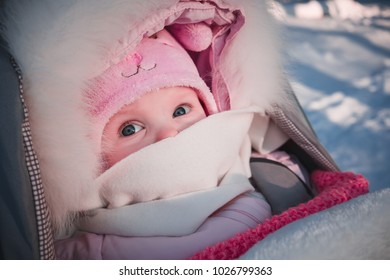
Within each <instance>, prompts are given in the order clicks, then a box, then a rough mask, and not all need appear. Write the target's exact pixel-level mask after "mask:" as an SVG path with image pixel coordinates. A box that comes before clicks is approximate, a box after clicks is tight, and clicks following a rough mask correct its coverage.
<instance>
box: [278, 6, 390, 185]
mask: <svg viewBox="0 0 390 280" xmlns="http://www.w3.org/2000/svg"><path fill="white" fill-rule="evenodd" d="M335 2H339V3H341V4H342V5H341V6H339V7H336V8H337V9H335V8H334V7H333V8H332V7H330V5H335ZM327 4H330V5H328V6H325V5H327ZM329 7H330V9H329ZM279 8H280V9H279V12H280V13H281V14H282V15H283V14H284V18H283V22H284V25H285V27H286V31H287V32H286V44H287V53H288V55H289V56H290V59H291V64H290V66H289V71H290V74H291V75H293V79H292V82H293V88H294V89H295V91H296V94H297V96H298V98H299V100H300V101H301V103H302V106H303V108H304V110H305V112H306V113H307V115H308V118H309V120H310V121H311V123H312V125H313V128H314V130H315V131H316V133H317V135H318V137H319V138H320V140H321V142H322V143H323V145H324V146H325V147H326V148H327V149H328V151H329V152H330V154H331V155H332V156H333V158H334V159H335V161H336V162H337V163H338V165H339V166H340V167H341V169H342V170H351V171H354V172H358V173H362V174H363V175H365V176H366V177H367V178H368V179H369V181H370V184H371V186H370V187H371V190H376V189H380V188H384V187H390V147H389V145H390V1H376V2H375V1H370V2H368V3H365V4H364V5H362V4H359V3H357V2H353V1H350V0H338V1H334V2H330V1H329V2H322V4H321V5H319V3H318V2H317V3H315V2H314V1H313V2H310V3H309V4H299V5H298V4H291V3H290V4H283V6H280V7H279ZM332 9H333V10H332Z"/></svg>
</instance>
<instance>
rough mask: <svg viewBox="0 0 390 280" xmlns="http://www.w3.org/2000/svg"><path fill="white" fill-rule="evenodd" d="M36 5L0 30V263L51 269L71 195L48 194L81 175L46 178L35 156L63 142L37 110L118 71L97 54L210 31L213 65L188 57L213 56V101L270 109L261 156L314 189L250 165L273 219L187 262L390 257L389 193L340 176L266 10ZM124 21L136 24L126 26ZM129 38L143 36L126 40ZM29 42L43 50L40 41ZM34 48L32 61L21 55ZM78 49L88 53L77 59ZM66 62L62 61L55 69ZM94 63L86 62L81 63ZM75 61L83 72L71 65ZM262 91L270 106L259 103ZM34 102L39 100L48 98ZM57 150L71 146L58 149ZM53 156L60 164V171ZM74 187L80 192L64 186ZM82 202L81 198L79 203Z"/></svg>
mask: <svg viewBox="0 0 390 280" xmlns="http://www.w3.org/2000/svg"><path fill="white" fill-rule="evenodd" d="M11 2H12V3H16V4H15V5H14V4H12V3H11ZM35 2H39V3H32V1H31V3H30V1H23V0H20V1H5V2H4V3H3V4H2V5H3V6H2V7H1V9H2V10H3V16H2V21H1V24H2V26H3V27H4V29H3V30H4V31H3V33H2V34H1V35H2V37H1V41H0V42H1V44H0V47H1V49H0V75H1V84H0V93H1V105H0V106H1V109H0V114H1V118H0V120H1V127H2V128H3V132H2V133H1V142H0V149H1V154H2V155H3V157H2V160H1V176H0V180H1V181H0V194H1V195H0V201H1V203H0V212H1V220H0V223H1V226H0V232H1V235H0V236H1V240H0V242H1V243H0V244H1V251H0V255H1V258H3V259H55V258H56V252H55V246H54V243H55V242H54V239H55V238H54V235H55V233H54V232H53V224H56V222H57V220H58V219H57V214H56V213H55V211H54V210H53V205H54V204H56V203H57V202H58V203H59V204H61V203H60V202H59V199H60V198H64V199H66V196H69V195H68V194H65V195H63V196H62V193H61V191H63V189H61V188H59V189H58V190H57V191H56V192H55V193H54V194H53V192H52V191H51V183H52V182H53V181H55V180H56V178H58V177H60V178H64V180H68V179H67V177H72V176H73V175H74V174H77V173H78V169H79V166H78V165H77V164H75V163H76V161H75V158H77V159H78V155H77V157H76V156H75V158H73V159H72V160H73V162H72V161H70V163H69V164H70V165H75V166H73V167H70V168H69V169H67V170H68V173H66V172H65V173H61V172H62V170H59V169H57V168H55V167H54V168H53V172H50V173H53V174H48V173H49V172H47V169H48V168H47V167H48V166H50V165H51V164H52V163H53V161H52V162H51V161H50V160H49V161H48V160H47V156H48V153H45V152H44V153H42V154H40V153H37V151H36V150H35V149H34V147H35V146H39V151H42V149H46V147H47V150H48V151H50V150H51V148H53V147H57V148H58V147H67V146H66V145H67V142H66V140H64V142H61V140H60V141H59V142H55V143H54V142H52V141H53V140H52V138H50V137H46V136H47V135H46V136H45V133H46V132H48V131H50V130H46V129H45V128H42V127H37V126H34V125H33V126H31V123H30V121H32V122H34V120H35V119H39V118H40V116H43V115H44V114H46V112H40V109H41V107H40V106H43V105H40V104H44V103H45V104H46V102H48V101H52V100H50V98H51V93H52V91H53V90H58V91H59V92H61V90H63V89H62V88H61V82H62V83H63V85H64V84H66V83H74V84H72V86H74V87H75V88H77V87H80V84H78V82H80V80H85V79H87V76H86V75H85V73H84V72H83V71H86V70H85V69H87V66H85V67H84V66H82V64H83V63H82V62H86V65H89V66H90V65H93V66H96V68H97V69H100V70H101V69H104V67H106V65H107V64H109V63H112V61H104V63H106V64H104V63H102V64H101V65H99V64H96V61H93V59H94V56H96V57H98V56H99V55H100V53H99V51H102V50H104V51H106V53H109V54H111V55H112V57H117V56H118V55H121V54H123V52H126V51H128V50H129V49H131V48H132V47H134V46H135V45H136V44H137V43H138V42H139V41H140V40H141V38H142V36H150V35H151V34H153V33H155V32H157V31H159V30H161V29H162V28H164V27H167V28H169V26H172V25H173V24H188V23H193V22H204V23H206V24H207V25H208V26H210V27H211V28H212V30H213V34H214V36H215V37H214V42H213V45H212V47H210V48H208V49H207V53H192V55H193V57H194V60H197V61H202V59H204V57H206V56H207V57H210V56H213V63H210V65H207V67H206V69H205V70H204V71H205V73H207V72H211V73H213V75H212V77H211V79H210V80H209V81H208V83H209V85H210V87H211V88H212V91H213V93H214V92H218V93H217V94H219V98H220V99H225V100H226V99H228V100H229V101H230V104H231V108H234V109H237V108H243V107H245V106H247V105H248V104H251V103H262V104H264V107H263V108H264V112H265V115H266V116H267V125H266V126H265V127H266V132H265V135H267V136H266V137H265V138H264V139H263V140H262V142H261V145H262V146H263V147H264V146H267V147H268V150H273V149H278V150H281V151H286V152H288V153H289V154H292V155H294V156H295V157H297V158H298V159H299V161H300V162H301V163H302V164H303V165H304V167H305V169H306V170H307V171H308V173H309V174H310V178H311V179H310V181H309V183H308V184H305V183H303V182H302V181H300V180H299V179H298V178H297V177H296V176H295V177H294V176H293V175H292V174H291V173H289V172H288V171H287V169H286V168H285V167H284V166H282V165H280V164H278V163H277V162H275V161H272V160H266V159H264V160H252V161H251V162H250V167H251V171H252V178H251V180H252V182H253V184H254V185H255V186H256V188H258V189H259V190H260V191H261V192H262V193H263V194H264V196H265V197H266V199H267V200H268V202H269V203H270V205H271V208H272V212H273V216H272V217H271V218H270V219H269V220H267V221H266V222H264V223H262V224H259V225H258V226H257V227H256V228H254V229H252V230H248V231H246V232H243V233H240V234H238V235H236V236H234V237H232V238H231V239H229V240H226V241H224V242H222V243H217V244H215V245H213V246H210V247H208V248H205V249H204V250H203V251H200V252H198V253H197V254H195V255H193V256H192V257H190V259H238V258H241V259H328V258H330V259H386V258H389V257H390V245H389V244H390V243H389V241H390V218H389V216H388V215H385V214H384V213H386V212H388V211H389V210H390V209H389V208H390V191H389V189H385V190H382V191H378V192H375V193H368V182H367V181H366V179H365V178H364V177H362V176H361V175H356V174H353V173H351V172H340V170H339V168H338V167H337V165H336V163H335V162H334V161H333V159H332V158H331V156H330V155H329V154H328V153H327V151H326V150H325V149H324V147H323V146H322V145H321V144H320V142H319V140H318V138H317V137H316V135H315V132H314V131H313V129H312V128H311V126H310V122H309V121H308V120H307V118H306V116H305V113H304V112H303V110H302V108H301V107H300V105H299V101H298V100H297V99H296V97H295V94H294V92H293V90H292V89H291V87H290V86H289V83H288V78H287V77H286V76H285V75H284V73H283V69H281V68H280V64H281V61H280V60H279V59H280V58H279V55H278V53H279V52H280V49H279V47H280V46H279V45H278V42H277V40H278V39H277V36H275V34H274V33H277V32H276V30H277V28H276V27H275V26H274V24H273V23H272V18H271V17H270V15H269V14H268V13H267V12H266V9H267V3H266V1H255V0H245V1H240V2H239V3H238V2H237V1H230V0H225V1H222V0H209V1H195V0H193V1H191V0H175V1H159V2H158V3H154V2H152V1H149V2H147V1H127V2H129V3H122V2H123V1H110V2H107V1H103V0H101V1H87V0H84V1H76V0H74V1H49V0H47V1H35ZM106 2H107V3H106ZM134 11H137V12H134ZM83 13H84V14H83ZM84 16H85V17H84ZM69 18H70V19H72V20H71V21H69ZM129 18H130V19H131V20H129ZM149 18H151V19H150V20H146V19H149ZM14 19H16V20H14ZM18 19H23V20H18ZM67 20H68V21H67ZM123 20H128V21H130V23H126V24H123V22H122V21H123ZM105 22H109V24H107V25H105ZM84 23H85V25H84V26H82V24H84ZM89 25H91V26H89ZM96 26H97V27H96ZM62 27H64V29H61V28H62ZM99 27H100V28H99ZM102 27H103V28H102ZM119 27H120V28H119ZM67 28H69V29H67ZM129 28H130V29H132V28H134V29H136V31H135V32H128V29H129ZM76 29H80V30H77V31H76ZM134 29H132V30H134ZM44 30H46V31H47V32H45V31H44ZM69 30H73V31H72V32H73V33H71V32H68V31H69ZM274 31H275V32H274ZM19 32H20V33H19ZM34 32H35V33H34ZM67 32H68V33H67ZM38 33H39V34H38ZM108 33H109V34H108ZM125 33H128V34H125ZM86 34H87V36H85V35H86ZM118 34H119V35H120V36H123V34H125V39H123V38H120V40H119V37H115V36H119V35H118ZM34 36H36V37H37V38H35V39H33V38H34ZM21 38H23V39H21ZM265 38H266V39H267V40H264V39H265ZM30 40H32V43H31V45H28V50H29V51H28V52H27V51H26V49H25V48H24V46H25V45H26V44H27V43H29V42H30ZM88 40H90V41H91V42H92V41H93V42H94V43H96V45H98V46H99V47H100V48H99V49H95V50H91V49H89V48H88V47H89V45H84V46H83V45H82V43H83V42H84V41H88ZM114 40H115V41H117V42H119V43H118V44H117V45H114V46H112V45H110V46H108V44H109V43H108V42H112V41H114ZM74 42H76V43H77V44H78V45H81V46H83V47H80V50H76V49H74V47H75V45H72V44H74ZM72 47H73V48H72ZM57 50H58V52H57ZM64 50H67V51H66V53H67V55H68V56H67V57H65V56H64V57H56V55H57V54H58V53H61V51H64ZM87 53H88V55H87V58H86V59H85V60H84V61H83V59H82V58H81V56H79V55H80V54H84V55H85V54H87ZM248 54H252V55H248ZM69 55H70V56H71V58H70V57H69ZM89 59H90V60H91V61H93V63H95V64H91V61H89ZM57 60H58V61H57ZM79 61H81V62H80V64H81V66H80V68H82V69H81V70H80V69H76V68H74V67H75V65H74V64H72V63H75V62H79ZM88 63H89V64H88ZM228 63H230V64H229V67H227V64H228ZM58 64H61V67H58ZM260 65H262V66H260ZM50 67H54V68H55V69H54V70H53V69H51V68H50ZM72 67H73V68H72ZM58 68H62V69H60V70H59V69H58ZM254 69H256V70H257V71H255V73H254V71H253V70H254ZM52 70H53V72H52ZM36 71H38V72H39V71H41V72H40V73H38V74H37V72H36ZM89 72H91V71H89ZM58 73H60V74H58ZM237 73H244V74H243V75H239V74H237ZM56 75H57V76H56ZM75 75H80V78H79V80H78V81H73V80H72V76H75ZM88 75H91V73H88ZM88 77H90V76H88ZM50 80H55V81H56V82H58V81H60V84H59V86H58V84H56V86H57V88H56V87H54V86H53V84H54V83H53V84H52V83H51V82H50ZM25 83H27V84H26V85H25ZM257 90H258V92H262V93H264V92H268V93H269V94H265V95H264V96H263V95H260V94H256V93H257ZM29 91H31V92H33V93H32V94H30V93H29ZM232 92H240V94H235V95H234V94H232ZM247 92H248V93H247ZM62 93H64V91H62ZM36 94H42V95H43V98H40V97H37V96H36ZM69 96H71V95H69ZM66 98H68V97H66V96H65V97H64V99H58V100H56V102H61V100H62V101H63V102H64V103H63V104H67V105H68V104H70V106H78V104H76V105H74V104H73V103H72V101H71V100H68V99H66ZM69 98H70V99H71V97H69ZM46 105H47V104H46ZM53 110H54V109H53ZM61 124H62V125H66V124H67V123H66V121H64V122H63V123H61ZM68 124H69V123H68ZM263 125H264V123H263V122H262V120H261V119H259V120H258V121H257V122H256V121H254V122H253V124H252V128H251V129H252V130H254V131H260V130H263V127H264V126H263ZM65 127H66V126H65ZM271 139H272V140H271ZM275 139H277V140H275ZM73 140H74V139H73ZM60 144H63V145H64V146H58V145H60ZM75 153H78V150H76V151H75ZM55 156H56V155H54V157H53V158H54V161H55V160H57V161H58V158H57V159H55ZM50 157H51V155H50V153H49V158H50ZM70 158H71V157H70ZM58 174H60V175H58ZM69 175H70V176H69ZM74 177H78V176H74ZM53 178H54V179H53ZM78 179H79V178H78ZM74 182H77V180H76V179H75V180H74V181H72V180H70V181H69V182H67V183H74ZM86 193H88V190H87V191H86ZM81 194H83V190H81V191H80V193H78V194H77V195H76V196H81ZM69 197H72V196H71V195H70V196H69ZM351 234H353V238H352V239H353V240H352V241H351V240H350V239H351ZM346 240H349V242H345V241H346Z"/></svg>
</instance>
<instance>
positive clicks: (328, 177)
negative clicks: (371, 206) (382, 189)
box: [191, 171, 368, 260]
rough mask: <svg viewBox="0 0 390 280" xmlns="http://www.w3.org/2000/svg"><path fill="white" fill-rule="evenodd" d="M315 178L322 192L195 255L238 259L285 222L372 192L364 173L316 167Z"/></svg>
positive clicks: (208, 258)
mask: <svg viewBox="0 0 390 280" xmlns="http://www.w3.org/2000/svg"><path fill="white" fill-rule="evenodd" d="M312 180H313V183H314V184H315V185H316V186H317V189H318V192H319V194H318V195H317V196H316V197H315V198H313V199H312V200H310V201H308V202H306V203H302V204H300V205H298V206H295V207H292V208H290V209H288V210H286V211H285V212H283V213H281V214H280V215H274V216H273V217H271V218H270V219H268V220H267V221H265V222H264V223H262V224H259V225H258V226H257V227H256V228H254V229H251V230H248V231H246V232H244V233H241V234H238V235H236V236H235V237H233V238H231V239H229V240H226V241H224V242H221V243H218V244H216V245H214V246H212V247H208V248H206V249H205V250H203V251H202V252H199V253H197V254H196V255H194V256H193V257H191V259H193V260H232V259H237V258H238V257H240V256H241V255H242V254H244V253H245V252H246V251H248V250H249V249H250V248H251V247H252V246H253V245H255V243H257V242H258V241H260V240H262V239H264V238H265V237H266V236H267V235H268V234H270V233H273V232H275V231H277V230H278V229H280V228H282V227H283V226H285V225H287V224H289V223H292V222H294V221H297V220H299V219H302V218H304V217H307V216H309V215H311V214H314V213H317V212H320V211H322V210H325V209H328V208H330V207H332V206H335V205H337V204H340V203H343V202H346V201H348V200H350V199H352V198H355V197H357V196H359V195H362V194H365V193H367V192H368V181H367V180H366V179H365V178H364V177H363V176H362V175H357V174H354V173H351V172H327V171H315V172H313V174H312Z"/></svg>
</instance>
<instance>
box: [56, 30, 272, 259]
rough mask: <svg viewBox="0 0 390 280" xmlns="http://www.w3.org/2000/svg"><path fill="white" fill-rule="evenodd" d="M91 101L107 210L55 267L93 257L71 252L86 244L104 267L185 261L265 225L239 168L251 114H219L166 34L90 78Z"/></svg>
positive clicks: (259, 202) (262, 206)
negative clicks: (106, 261)
mask: <svg viewBox="0 0 390 280" xmlns="http://www.w3.org/2000/svg"><path fill="white" fill-rule="evenodd" d="M88 99H89V103H90V105H91V106H90V108H89V111H90V115H91V119H93V120H95V122H96V124H99V126H100V130H99V131H101V162H102V164H101V166H102V168H101V175H100V177H99V178H98V182H99V183H98V185H99V186H100V187H99V188H100V193H101V196H102V197H103V199H104V201H105V204H106V208H102V209H98V210H96V211H92V212H91V216H90V217H88V218H86V219H84V220H83V221H82V222H81V223H80V229H81V230H83V231H85V232H83V233H78V234H79V235H80V234H81V235H82V238H77V235H76V237H75V238H74V239H70V240H65V241H63V243H62V245H61V242H58V243H57V253H58V254H59V257H60V258H69V257H72V258H75V257H76V258H95V256H94V252H93V251H94V250H92V252H91V250H90V251H89V255H88V256H82V252H81V253H80V252H75V251H72V248H73V249H74V248H78V245H77V243H78V242H80V240H85V239H87V240H89V242H92V241H93V243H94V244H95V245H96V246H92V247H91V248H104V254H105V256H106V258H114V259H118V258H126V259H183V258H188V257H190V256H192V255H193V254H195V253H196V252H198V251H200V250H203V249H204V248H206V247H207V246H211V245H213V244H215V243H217V242H221V241H223V240H226V239H228V238H230V237H233V236H234V235H236V234H237V233H240V232H244V231H246V230H248V229H250V228H254V227H255V226H256V225H257V224H259V223H262V222H263V221H264V220H265V219H267V218H269V217H270V216H271V209H270V206H269V205H268V203H267V202H266V201H265V199H264V197H263V196H262V195H261V194H260V193H259V192H256V191H254V189H253V187H252V186H251V184H250V182H249V180H248V177H249V175H250V173H248V171H247V169H248V168H247V164H248V165H249V162H247V163H244V164H243V163H242V158H247V156H248V153H247V152H243V151H244V150H245V151H249V153H250V143H248V141H247V138H246V137H247V136H246V134H247V132H248V129H249V125H250V123H251V118H252V114H253V112H252V111H251V110H242V111H239V112H233V111H232V112H219V110H218V108H217V105H216V102H215V100H214V97H213V95H212V93H211V92H210V90H209V88H208V86H207V85H206V84H205V82H204V81H203V80H202V79H201V78H200V76H199V73H198V71H197V68H196V66H195V64H194V63H193V61H192V59H191V57H190V56H189V55H188V53H187V51H186V50H184V49H183V47H182V46H181V45H180V44H179V43H178V42H177V41H176V40H175V39H174V38H173V37H172V36H171V35H170V34H169V33H168V32H167V31H166V30H162V31H160V32H158V33H157V34H156V35H154V36H152V37H149V38H144V39H143V40H142V41H141V43H140V44H139V45H138V46H137V47H136V49H135V50H134V52H133V53H131V54H130V55H128V56H127V57H125V58H124V59H123V60H122V61H120V62H119V63H117V64H115V65H113V66H112V67H110V68H109V69H108V70H107V71H106V72H104V73H103V74H102V75H100V76H99V77H98V78H96V79H95V80H94V81H93V83H92V86H91V89H90V90H89V92H88ZM162 140H164V141H162ZM248 145H249V146H248ZM107 208H109V209H107ZM86 232H89V233H86ZM90 232H94V233H90ZM72 240H73V241H72ZM91 240H92V241H91ZM103 240H104V242H105V244H107V243H109V244H110V246H103V245H101V244H102V243H103ZM72 242H74V243H73V244H72ZM97 243H99V244H100V245H98V244H97ZM74 250H75V249H74ZM102 250H103V249H102ZM95 253H96V255H101V254H102V252H95ZM80 254H81V255H80Z"/></svg>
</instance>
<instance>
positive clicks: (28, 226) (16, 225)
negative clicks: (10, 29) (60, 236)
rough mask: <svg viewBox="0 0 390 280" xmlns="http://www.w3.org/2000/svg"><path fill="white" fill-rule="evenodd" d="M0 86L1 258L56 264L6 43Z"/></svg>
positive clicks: (0, 50)
mask: <svg viewBox="0 0 390 280" xmlns="http://www.w3.org/2000/svg"><path fill="white" fill-rule="evenodd" d="M0 80H1V83H0V93H1V95H2V100H1V103H0V122H1V126H0V127H1V128H2V133H1V134H0V154H1V155H2V159H1V161H0V213H1V219H0V245H1V246H0V258H1V259H52V258H54V246H53V237H52V230H51V225H50V215H49V211H48V208H47V205H46V200H45V196H44V192H43V186H42V182H41V179H40V170H39V164H38V160H37V157H36V155H35V152H34V149H33V144H32V139H31V133H30V124H29V119H28V111H27V108H26V106H25V104H24V98H23V95H22V94H23V84H22V74H21V73H20V70H19V68H18V66H17V65H16V63H15V62H14V61H13V60H12V59H11V56H10V55H9V54H8V53H7V52H6V51H5V45H4V43H3V41H0Z"/></svg>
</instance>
